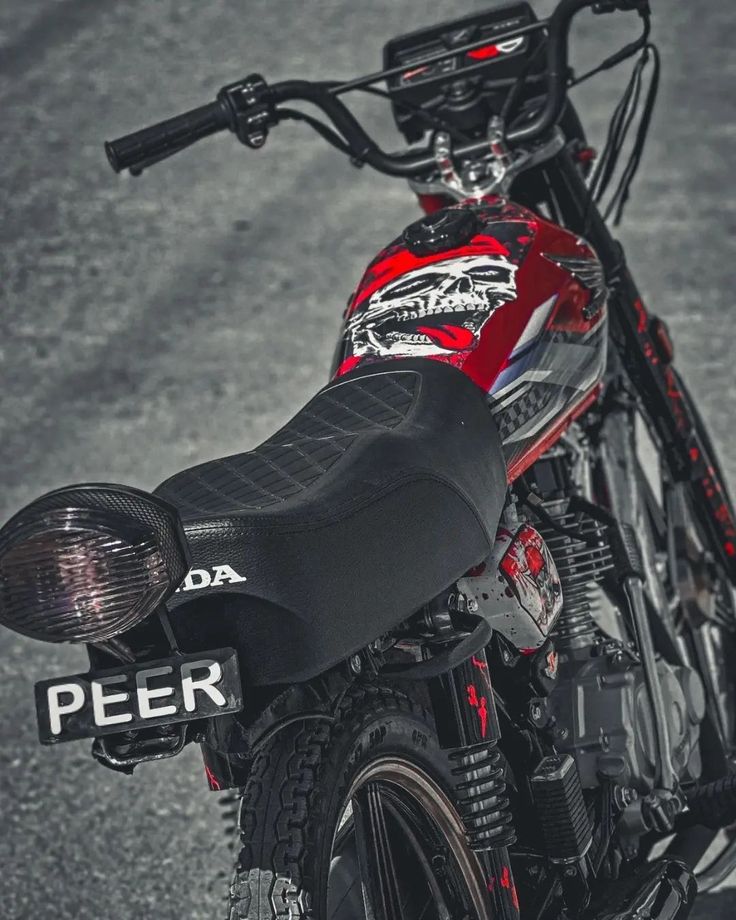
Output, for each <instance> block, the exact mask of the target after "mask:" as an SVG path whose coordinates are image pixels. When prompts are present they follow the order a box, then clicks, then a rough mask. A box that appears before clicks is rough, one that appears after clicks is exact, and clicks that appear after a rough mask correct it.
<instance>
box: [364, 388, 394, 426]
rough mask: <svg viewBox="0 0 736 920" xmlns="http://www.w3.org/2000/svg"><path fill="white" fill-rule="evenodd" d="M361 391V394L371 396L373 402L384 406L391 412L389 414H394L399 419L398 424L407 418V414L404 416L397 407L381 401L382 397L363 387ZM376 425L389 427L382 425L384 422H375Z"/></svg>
mask: <svg viewBox="0 0 736 920" xmlns="http://www.w3.org/2000/svg"><path fill="white" fill-rule="evenodd" d="M359 389H360V391H361V393H365V394H366V396H369V397H370V398H371V399H372V400H374V402H377V403H378V404H379V405H381V406H384V407H385V408H386V409H388V410H389V412H393V414H394V415H395V416H397V417H398V422H401V421H403V419H405V418H406V415H405V414H402V413H401V412H400V411H399V410H398V409H397V408H396V407H395V406H392V405H391V404H390V403H387V402H386V401H385V400H383V399H381V397H380V396H377V395H376V394H375V393H373V392H372V391H371V390H367V389H364V388H363V387H359ZM374 424H375V425H382V426H383V427H388V426H387V425H386V423H382V422H374Z"/></svg>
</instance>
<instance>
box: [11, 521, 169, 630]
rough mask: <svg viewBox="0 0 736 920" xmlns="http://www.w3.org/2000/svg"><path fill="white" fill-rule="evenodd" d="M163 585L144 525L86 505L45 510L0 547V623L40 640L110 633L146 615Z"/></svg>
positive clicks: (151, 539)
mask: <svg viewBox="0 0 736 920" xmlns="http://www.w3.org/2000/svg"><path fill="white" fill-rule="evenodd" d="M169 585H170V579H169V574H168V572H167V570H166V566H165V565H164V562H163V559H162V557H161V553H160V550H159V548H158V546H157V544H156V541H155V539H154V537H153V535H152V534H151V533H150V532H149V531H147V530H146V529H145V528H143V527H141V526H140V525H138V524H136V523H135V522H130V521H128V520H125V519H121V520H120V526H117V522H116V521H114V520H113V519H111V517H110V515H109V514H102V513H99V512H96V511H92V510H88V509H84V510H83V509H63V510H56V511H50V512H47V513H46V514H44V515H43V517H42V518H41V519H39V520H36V521H32V522H27V523H25V524H23V525H22V526H21V527H19V528H18V530H17V531H14V532H13V533H11V534H9V535H8V539H7V541H5V546H3V547H1V548H0V622H1V623H3V624H4V625H5V626H8V627H10V628H11V629H14V630H15V631H16V632H19V633H22V634H24V635H26V636H31V637H32V638H34V639H42V640H44V641H46V642H94V641H100V640H104V639H109V638H111V637H112V636H115V635H117V634H118V633H121V632H124V631H125V630H126V629H129V628H130V627H131V626H133V625H134V624H135V623H137V622H138V621H139V620H142V619H143V618H144V617H146V616H148V614H149V613H151V612H152V611H153V610H154V609H155V608H156V606H157V605H158V604H159V603H160V601H161V600H162V599H163V597H164V596H165V594H166V592H167V590H168V588H169Z"/></svg>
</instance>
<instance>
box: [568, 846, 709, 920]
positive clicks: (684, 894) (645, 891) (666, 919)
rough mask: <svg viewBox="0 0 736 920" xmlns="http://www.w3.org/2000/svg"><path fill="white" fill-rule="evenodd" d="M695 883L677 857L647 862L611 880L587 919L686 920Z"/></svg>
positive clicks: (696, 887) (691, 902)
mask: <svg viewBox="0 0 736 920" xmlns="http://www.w3.org/2000/svg"><path fill="white" fill-rule="evenodd" d="M697 892H698V885H697V882H696V881H695V876H694V875H693V873H692V872H691V871H690V869H688V867H687V866H686V865H685V864H684V863H683V862H680V861H679V860H677V859H666V858H664V859H659V860H657V861H656V862H653V863H647V864H646V865H645V866H642V868H641V869H639V870H637V872H635V873H634V875H632V876H631V877H630V878H628V879H623V880H618V881H615V882H612V883H611V886H610V887H609V888H608V889H607V891H606V895H605V900H604V904H605V906H603V907H602V909H600V910H599V911H598V912H595V911H593V912H592V913H589V914H586V917H587V918H588V920H643V918H644V917H646V918H647V920H685V918H686V917H687V916H688V915H689V913H690V911H691V909H692V906H693V903H694V902H695V895H696V894H697Z"/></svg>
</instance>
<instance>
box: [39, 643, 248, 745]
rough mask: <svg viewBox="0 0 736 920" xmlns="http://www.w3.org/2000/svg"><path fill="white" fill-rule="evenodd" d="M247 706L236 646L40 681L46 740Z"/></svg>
mask: <svg viewBox="0 0 736 920" xmlns="http://www.w3.org/2000/svg"><path fill="white" fill-rule="evenodd" d="M242 708H243V691H242V687H241V683H240V672H239V670H238V656H237V653H236V652H235V649H232V648H222V649H217V650H216V651H213V652H201V653H200V654H198V655H182V656H179V657H176V658H163V659H161V660H159V661H146V662H143V663H138V664H132V665H121V666H120V667H119V668H115V669H114V670H110V671H96V672H90V673H89V674H75V675H72V676H71V677H59V678H56V679H55V680H42V681H40V682H39V683H37V684H36V714H37V716H38V734H39V737H40V739H41V743H42V744H56V743H57V742H59V741H73V740H76V739H79V738H97V737H100V736H102V735H113V734H118V733H120V732H126V731H135V730H137V729H141V728H151V727H153V726H156V725H170V724H172V723H175V722H188V721H190V720H192V719H206V718H210V717H212V716H220V715H225V714H226V713H231V712H239V711H240V710H241V709H242Z"/></svg>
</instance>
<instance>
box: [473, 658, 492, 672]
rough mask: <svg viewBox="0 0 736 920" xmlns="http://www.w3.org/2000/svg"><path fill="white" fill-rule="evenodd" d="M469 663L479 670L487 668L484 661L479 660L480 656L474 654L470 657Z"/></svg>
mask: <svg viewBox="0 0 736 920" xmlns="http://www.w3.org/2000/svg"><path fill="white" fill-rule="evenodd" d="M470 663H471V664H472V665H473V667H474V668H478V670H479V671H485V670H486V669H487V668H488V665H487V664H486V663H485V661H481V660H480V658H476V657H475V655H473V657H472V658H471V659H470Z"/></svg>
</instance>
